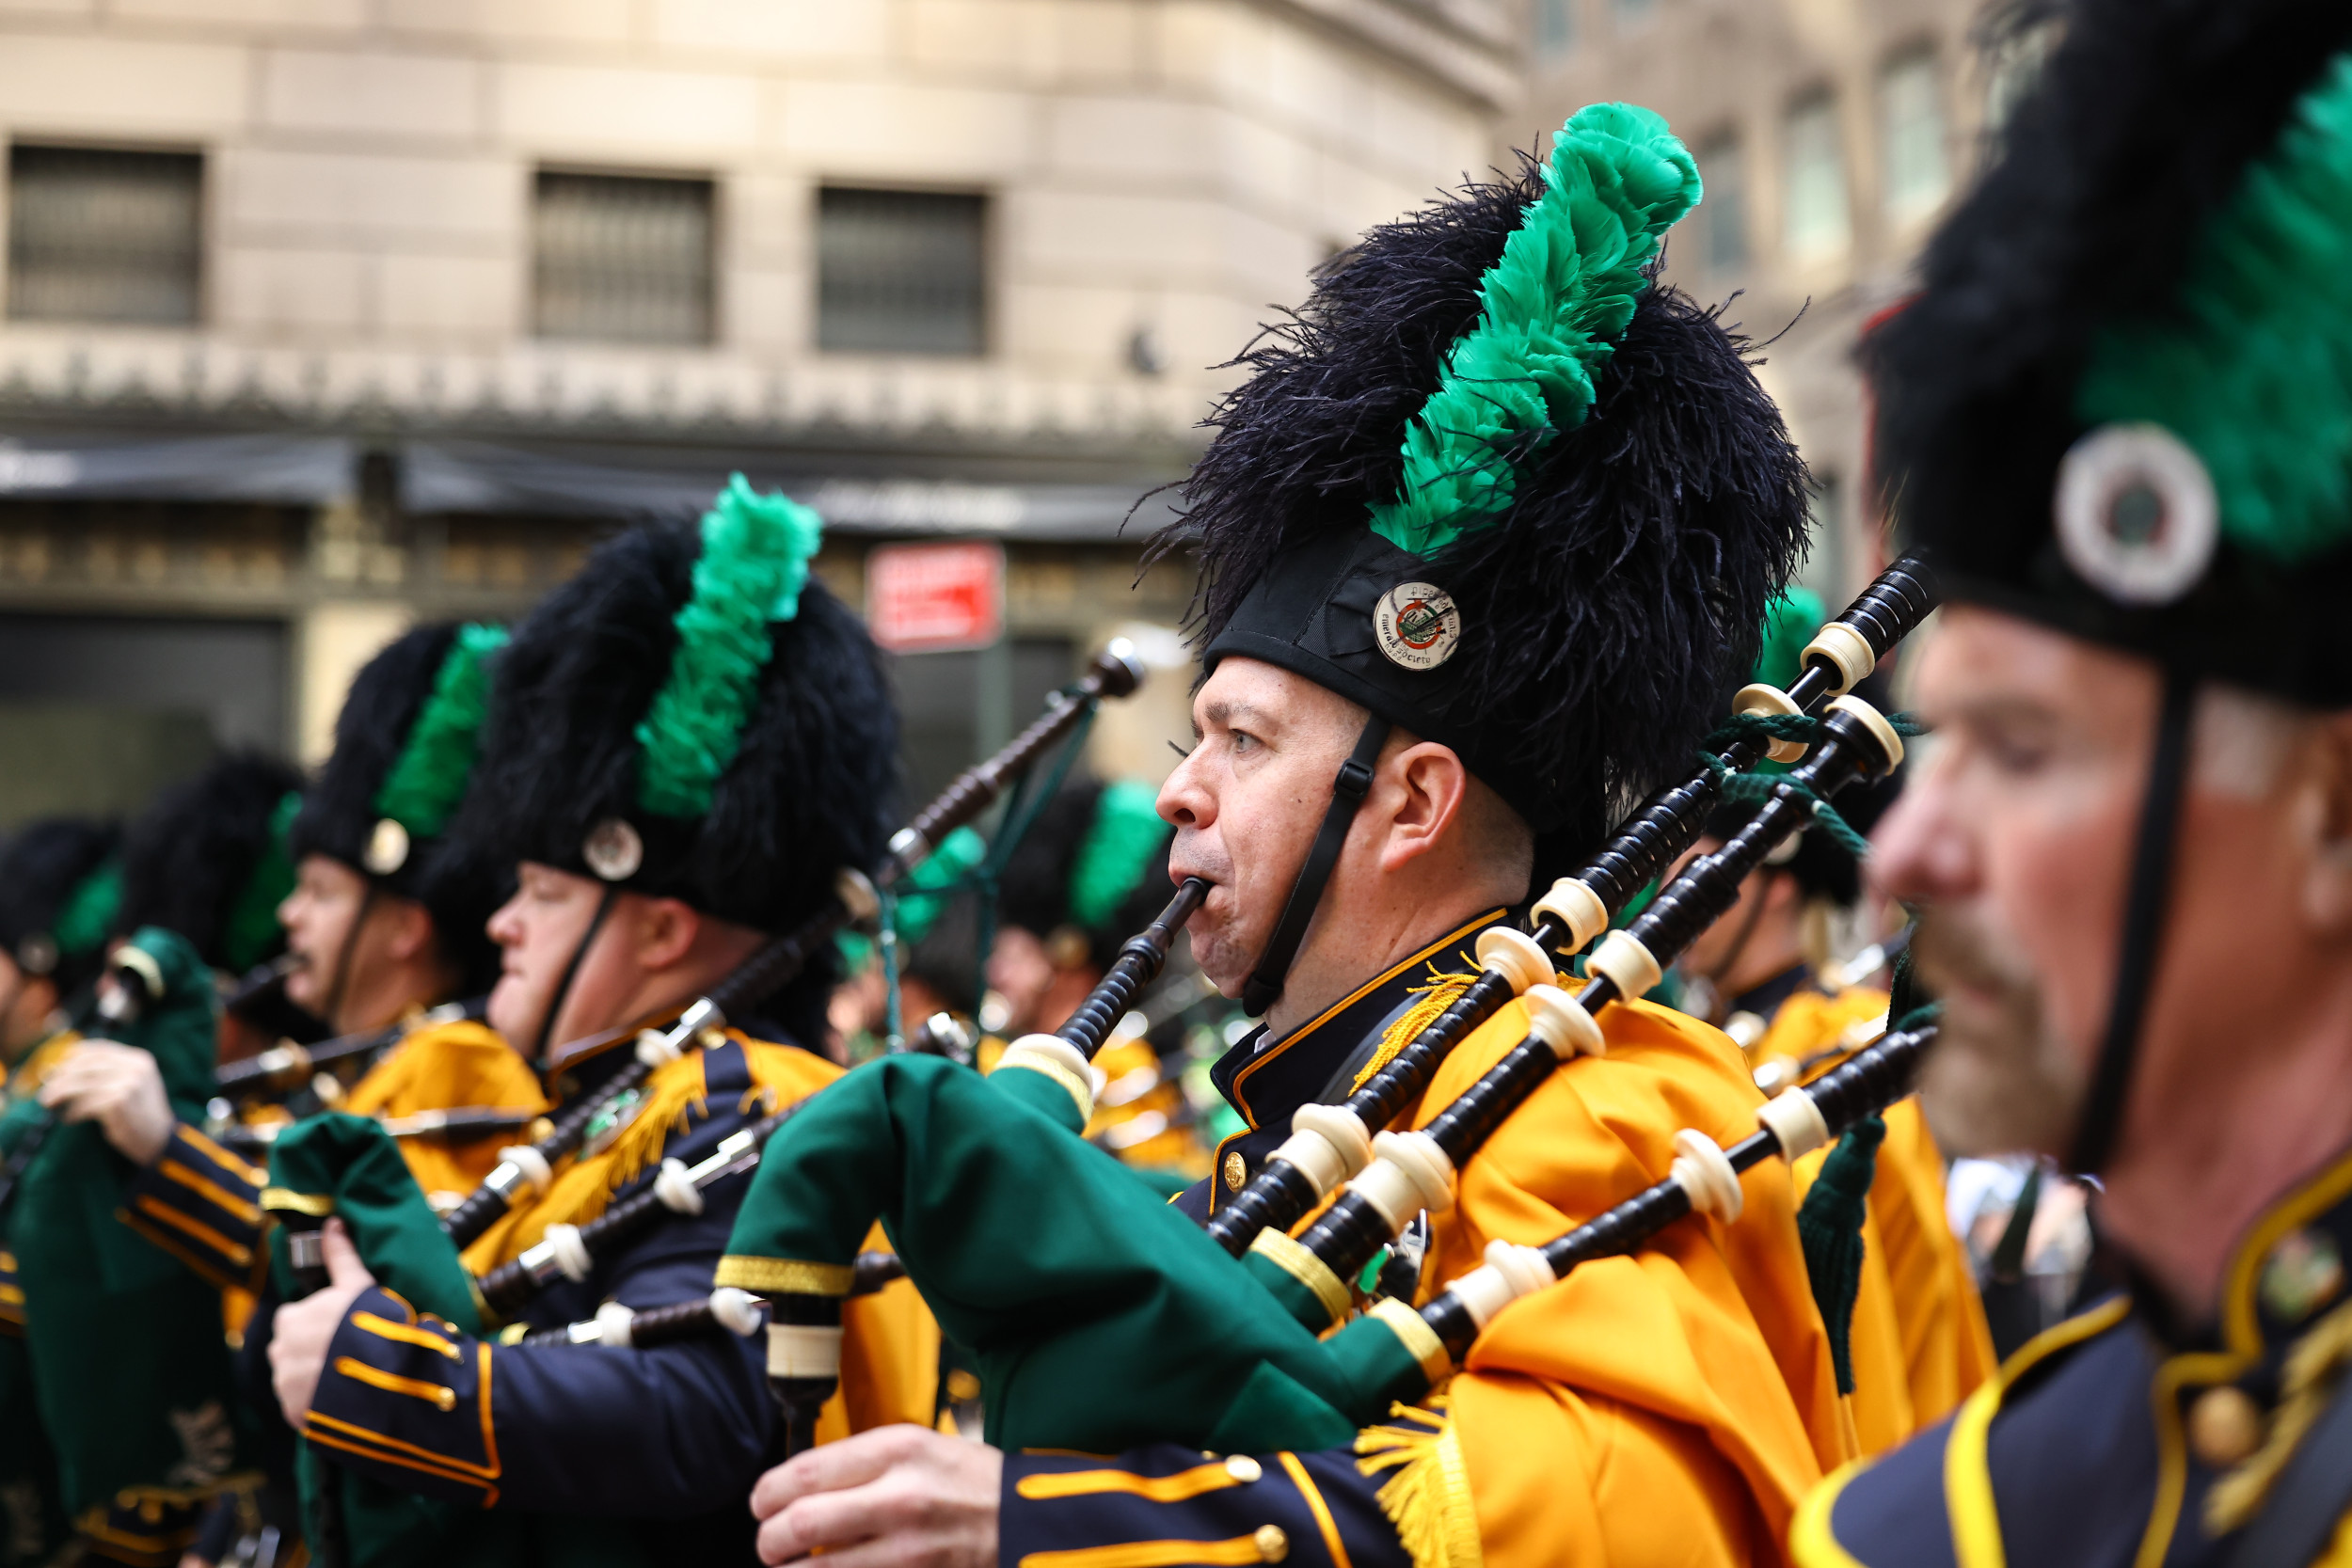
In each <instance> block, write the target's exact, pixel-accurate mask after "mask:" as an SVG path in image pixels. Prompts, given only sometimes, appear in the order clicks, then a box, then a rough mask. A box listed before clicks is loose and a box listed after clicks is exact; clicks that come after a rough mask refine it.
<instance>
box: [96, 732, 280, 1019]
mask: <svg viewBox="0 0 2352 1568" xmlns="http://www.w3.org/2000/svg"><path fill="white" fill-rule="evenodd" d="M301 805H302V775H301V774H300V773H299V772H298V771H296V770H295V769H294V768H293V766H291V765H290V764H287V763H284V762H280V761H278V759H277V758H275V757H268V756H263V755H262V754H260V753H258V752H230V753H229V754H228V755H226V756H223V757H220V758H217V759H215V761H214V762H213V764H212V765H211V766H210V767H208V768H205V769H204V771H202V772H201V773H199V774H198V775H197V776H196V777H194V778H192V779H186V780H183V781H182V782H181V783H179V784H172V785H169V786H168V787H167V788H165V789H164V790H163V791H162V792H160V793H159V794H157V796H156V797H155V799H154V800H151V802H149V804H148V805H147V807H146V809H144V810H143V811H141V812H140V813H139V815H138V816H136V817H135V818H133V819H132V822H131V825H130V827H129V828H128V829H127V830H126V831H125V832H124V833H123V835H122V908H121V911H120V913H119V916H118V919H117V924H118V925H119V927H120V928H121V929H123V930H126V931H129V930H135V929H137V928H138V927H141V926H161V927H164V928H165V929H166V930H170V931H177V932H179V933H180V934H181V935H182V936H183V937H185V938H187V939H188V941H189V942H191V943H193V944H194V946H195V947H196V950H197V951H198V952H199V953H200V954H202V955H203V958H204V961H205V962H206V963H208V964H211V965H212V966H213V967H214V968H215V969H225V970H229V971H230V972H232V973H235V974H243V973H244V972H245V971H246V970H247V969H250V968H251V967H253V966H254V965H255V964H258V963H261V962H263V961H264V960H266V959H268V958H270V957H271V956H272V955H274V954H275V953H277V952H278V949H279V948H280V947H282V946H283V945H284V942H285V933H284V931H283V930H282V929H281V928H280V927H279V926H278V905H279V904H280V903H281V902H283V901H284V899H285V897H286V895H287V894H289V893H291V892H293V891H294V857H293V852H292V846H291V838H290V834H291V831H292V828H293V825H294V814H295V813H296V812H297V811H298V810H300V808H301Z"/></svg>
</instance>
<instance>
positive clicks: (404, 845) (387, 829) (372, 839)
mask: <svg viewBox="0 0 2352 1568" xmlns="http://www.w3.org/2000/svg"><path fill="white" fill-rule="evenodd" d="M360 863H361V864H362V865H364V866H366V867H367V868H368V870H369V871H370V872H372V873H373V875H375V876H378V877H389V876H390V875H391V874H392V873H393V872H395V871H398V870H399V869H400V868H401V867H402V866H404V865H406V864H407V863H408V830H407V829H405V828H404V827H402V826H401V825H400V824H399V823H398V822H395V821H394V820H392V818H390V817H389V816H379V817H377V818H376V819H375V831H374V832H372V833H370V834H368V847H367V851H366V853H364V854H363V855H361V856H360Z"/></svg>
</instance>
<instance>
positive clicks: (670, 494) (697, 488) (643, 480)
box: [401, 441, 1168, 543]
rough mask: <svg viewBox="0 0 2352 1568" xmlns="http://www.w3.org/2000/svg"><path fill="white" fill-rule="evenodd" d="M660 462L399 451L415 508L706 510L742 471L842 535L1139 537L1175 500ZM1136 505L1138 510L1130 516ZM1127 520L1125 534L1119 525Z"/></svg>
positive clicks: (1083, 489) (412, 446)
mask: <svg viewBox="0 0 2352 1568" xmlns="http://www.w3.org/2000/svg"><path fill="white" fill-rule="evenodd" d="M662 458H663V460H662V462H661V465H660V467H655V466H651V465H644V466H638V465H628V464H606V463H591V462H586V461H583V460H581V459H580V458H576V457H571V456H567V455H562V454H557V453H550V452H545V451H526V450H524V449H521V448H516V447H502V446H498V445H494V444H491V443H488V442H477V441H412V442H408V443H406V444H405V445H404V447H403V448H402V451H401V504H402V508H403V510H405V511H407V512H411V513H434V512H536V513H543V514H544V513H553V514H560V515H589V516H613V517H630V516H644V515H664V514H667V515H682V514H689V513H693V512H699V511H700V510H701V509H702V508H703V507H705V506H707V505H708V504H709V503H710V498H711V497H712V496H714V495H716V494H717V493H718V491H719V489H720V487H721V486H723V484H725V483H726V481H727V476H728V475H729V474H730V473H733V472H741V473H743V474H744V476H745V477H746V478H748V479H749V480H751V482H752V483H754V484H755V485H757V486H759V487H760V488H762V489H778V490H782V491H783V492H784V493H785V494H787V495H788V496H790V497H792V499H795V500H798V501H803V502H805V503H806V504H808V505H810V506H813V507H815V508H816V509H817V510H818V512H819V513H821V514H823V515H824V518H825V523H826V526H827V527H829V528H832V529H835V530H837V531H841V532H843V533H873V534H894V535H908V534H913V535H930V536H936V535H942V534H948V535H957V534H961V535H969V536H977V537H986V538H998V539H1019V540H1036V541H1052V542H1062V543H1087V542H1109V541H1112V540H1116V539H1120V538H1121V537H1122V536H1123V537H1124V538H1127V539H1130V540H1137V539H1141V538H1143V537H1144V536H1145V535H1147V534H1148V533H1149V532H1150V531H1152V530H1153V529H1155V528H1157V527H1159V526H1160V524H1162V523H1163V522H1165V521H1167V520H1168V498H1167V497H1165V496H1154V497H1152V499H1149V500H1147V501H1145V502H1144V503H1143V505H1142V506H1141V507H1139V508H1136V499H1137V498H1139V497H1141V496H1143V495H1144V494H1145V492H1146V491H1148V490H1150V489H1151V488H1152V485H1151V482H1149V481H1142V480H1139V481H1136V483H1128V484H1055V483H969V482H963V481H957V480H937V479H898V478H872V477H856V478H850V477H844V476H838V475H824V474H812V473H810V472H808V471H807V470H806V469H805V468H803V469H799V470H796V471H787V470H785V469H784V468H783V467H781V466H780V465H779V466H777V467H767V466H766V465H764V464H763V463H762V462H761V461H760V460H759V459H758V458H757V457H752V456H744V455H742V454H729V455H713V456H711V457H709V458H707V459H702V458H699V457H698V456H697V455H696V454H691V453H679V452H675V451H673V452H665V453H663V454H662ZM1130 508H1136V512H1135V520H1134V521H1133V522H1132V523H1129V522H1127V515H1128V512H1129V509H1130ZM1122 523H1124V524H1126V527H1125V531H1124V534H1123V535H1122V533H1121V524H1122Z"/></svg>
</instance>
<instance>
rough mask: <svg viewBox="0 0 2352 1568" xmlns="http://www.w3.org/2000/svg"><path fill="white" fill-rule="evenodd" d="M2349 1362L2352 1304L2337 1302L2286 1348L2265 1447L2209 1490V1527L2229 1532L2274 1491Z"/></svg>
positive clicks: (2250, 1516) (2207, 1498)
mask: <svg viewBox="0 0 2352 1568" xmlns="http://www.w3.org/2000/svg"><path fill="white" fill-rule="evenodd" d="M2347 1362H2352V1305H2346V1306H2344V1307H2337V1308H2336V1309H2335V1310H2334V1311H2332V1312H2330V1313H2328V1315H2327V1316H2326V1317H2324V1318H2322V1319H2320V1320H2319V1322H2317V1323H2313V1324H2312V1327H2311V1330H2310V1332H2308V1333H2306V1334H2305V1335H2304V1336H2303V1337H2302V1338H2300V1339H2297V1340H2296V1342H2295V1345H2294V1347H2293V1348H2292V1349H2290V1350H2289V1351H2288V1352H2287V1356H2286V1364H2285V1365H2284V1366H2283V1367H2281V1368H2280V1380H2279V1381H2280V1389H2281V1390H2282V1397H2281V1398H2280V1401H2279V1408H2278V1409H2277V1411H2276V1412H2274V1413H2273V1414H2272V1416H2271V1418H2270V1432H2269V1434H2268V1436H2266V1437H2265V1439H2264V1441H2263V1446H2262V1447H2261V1448H2260V1449H2256V1450H2255V1451H2254V1455H2253V1457H2252V1458H2250V1459H2249V1460H2247V1461H2246V1462H2245V1463H2244V1464H2243V1465H2239V1466H2238V1467H2237V1468H2236V1469H2234V1470H2232V1471H2231V1472H2230V1473H2229V1474H2228V1475H2226V1476H2223V1477H2222V1478H2221V1479H2220V1480H2219V1481H2215V1482H2214V1483H2213V1490H2212V1491H2210V1492H2208V1493H2206V1494H2205V1528H2207V1529H2208V1530H2210V1531H2211V1532H2212V1533H2214V1534H2215V1535H2223V1534H2227V1533H2228V1532H2229V1531H2231V1530H2233V1529H2235V1528H2238V1527H2239V1526H2240V1525H2242V1524H2244V1523H2246V1521H2247V1520H2249V1519H2250V1518H2252V1517H2253V1516H2254V1511H2255V1510H2256V1509H2258V1508H2260V1507H2261V1506H2262V1504H2263V1499H2264V1498H2265V1497H2268V1496H2269V1495H2270V1488H2271V1485H2272V1483H2273V1482H2275V1481H2278V1479H2279V1472H2280V1471H2281V1470H2283V1469H2285V1468H2286V1466H2287V1461H2288V1460H2290V1459H2293V1458H2294V1457H2295V1450H2296V1448H2297V1447H2298V1446H2299V1445H2300V1444H2301V1443H2302V1441H2303V1438H2304V1436H2305V1434H2307V1433H2309V1432H2310V1431H2311V1430H2312V1423H2313V1422H2315V1421H2317V1420H2318V1419H2319V1418H2320V1415H2321V1414H2322V1413H2323V1412H2324V1411H2325V1410H2326V1409H2327V1408H2328V1397H2329V1396H2330V1395H2332V1394H2333V1393H2334V1392H2335V1391H2336V1385H2337V1383H2338V1382H2339V1381H2341V1379H2340V1376H2339V1374H2340V1373H2342V1372H2343V1370H2344V1366H2345V1364H2346V1363H2347Z"/></svg>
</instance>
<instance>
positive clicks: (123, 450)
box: [0, 434, 358, 505]
mask: <svg viewBox="0 0 2352 1568" xmlns="http://www.w3.org/2000/svg"><path fill="white" fill-rule="evenodd" d="M357 451H358V449H357V447H356V445H355V444H354V443H353V442H352V441H350V440H348V439H346V438H344V437H342V436H167V437H163V438H145V439H141V438H134V437H123V436H57V435H48V434H43V435H39V436H23V437H13V436H0V499H91V500H99V499H151V500H183V501H277V502H281V503H285V504H288V505H305V504H308V505H317V504H320V503H323V502H326V501H329V500H332V499H335V498H337V497H339V496H347V495H349V494H351V492H352V488H353V484H354V480H353V473H352V466H353V464H354V462H355V461H356V455H357Z"/></svg>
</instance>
